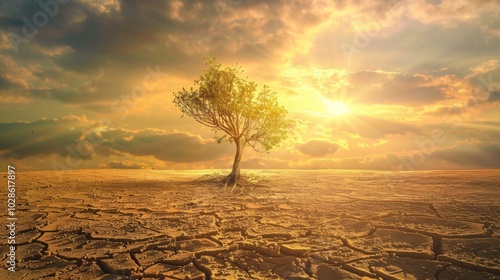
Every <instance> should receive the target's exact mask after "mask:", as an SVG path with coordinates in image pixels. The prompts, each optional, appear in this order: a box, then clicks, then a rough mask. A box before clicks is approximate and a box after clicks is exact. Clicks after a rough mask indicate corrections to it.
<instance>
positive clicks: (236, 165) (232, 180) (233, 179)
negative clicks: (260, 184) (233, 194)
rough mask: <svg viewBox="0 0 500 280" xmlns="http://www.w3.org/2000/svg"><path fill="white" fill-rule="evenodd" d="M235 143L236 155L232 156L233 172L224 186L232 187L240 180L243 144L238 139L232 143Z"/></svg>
mask: <svg viewBox="0 0 500 280" xmlns="http://www.w3.org/2000/svg"><path fill="white" fill-rule="evenodd" d="M234 142H235V143H236V155H235V156H234V162H233V170H232V171H231V173H229V175H228V176H227V178H226V185H230V186H234V185H236V184H237V183H238V182H239V180H240V177H241V176H240V161H241V156H242V154H243V144H242V143H241V140H240V139H236V140H235V141H234Z"/></svg>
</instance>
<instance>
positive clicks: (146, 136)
mask: <svg viewBox="0 0 500 280" xmlns="http://www.w3.org/2000/svg"><path fill="white" fill-rule="evenodd" d="M0 131H2V132H3V133H5V136H4V137H2V139H0V152H1V153H0V155H1V157H3V158H16V159H23V158H28V157H32V156H48V155H53V154H57V155H60V156H67V155H68V154H72V153H73V154H75V153H76V154H78V155H80V156H81V157H82V158H83V159H86V160H88V159H90V158H91V157H92V156H95V155H96V154H98V155H100V156H110V155H123V154H129V155H134V156H153V157H155V158H157V159H160V160H163V161H170V162H178V163H189V162H202V161H208V160H216V159H220V158H223V157H225V156H229V155H232V154H233V152H234V151H233V147H232V146H231V145H228V144H217V142H216V141H215V140H205V139H202V138H201V137H199V136H195V135H192V134H190V133H185V132H176V131H174V132H168V131H165V130H161V129H140V130H126V129H122V128H110V127H109V126H108V125H103V124H99V123H98V122H95V121H90V120H88V119H87V118H86V117H77V116H73V115H71V116H67V117H63V118H61V119H52V120H39V121H34V122H15V123H0Z"/></svg>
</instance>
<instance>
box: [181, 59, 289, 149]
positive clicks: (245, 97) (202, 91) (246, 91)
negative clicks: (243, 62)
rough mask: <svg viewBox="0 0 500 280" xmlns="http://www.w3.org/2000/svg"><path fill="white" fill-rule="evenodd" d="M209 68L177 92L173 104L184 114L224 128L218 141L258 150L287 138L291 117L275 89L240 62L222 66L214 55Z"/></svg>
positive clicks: (205, 123)
mask: <svg viewBox="0 0 500 280" xmlns="http://www.w3.org/2000/svg"><path fill="white" fill-rule="evenodd" d="M205 62H206V65H207V66H208V69H207V70H205V71H204V73H203V74H202V75H201V76H200V78H199V79H198V80H196V81H195V82H194V84H195V88H194V89H193V88H191V89H190V90H186V89H185V88H183V89H182V91H179V92H178V93H174V101H173V102H174V104H175V105H176V106H177V107H178V108H179V109H180V110H181V112H182V113H183V115H187V116H190V117H192V118H194V119H195V120H196V121H197V122H199V123H201V124H203V125H206V126H208V127H211V128H213V129H214V130H215V131H218V130H220V131H223V132H224V133H225V135H223V136H221V137H216V139H217V142H219V143H221V142H223V141H229V142H233V141H234V142H238V143H241V144H243V145H250V146H252V147H253V148H254V149H255V150H257V151H269V150H270V149H271V148H273V147H275V146H276V145H278V144H279V143H280V142H282V141H283V140H284V139H285V138H286V133H287V128H288V127H289V126H290V125H291V121H290V120H288V119H287V118H286V115H287V110H286V109H285V108H284V107H283V106H280V105H279V104H278V100H277V96H276V93H274V92H271V90H270V89H269V88H268V87H267V86H264V87H262V88H261V89H260V90H258V89H257V84H256V83H255V82H252V81H248V78H243V77H242V74H243V70H241V67H238V66H228V67H222V65H221V64H219V63H217V61H216V60H215V58H212V59H205Z"/></svg>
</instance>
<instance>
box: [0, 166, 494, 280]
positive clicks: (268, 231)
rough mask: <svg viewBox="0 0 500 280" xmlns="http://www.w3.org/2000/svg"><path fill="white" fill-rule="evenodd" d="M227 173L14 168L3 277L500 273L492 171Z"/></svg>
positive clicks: (201, 279)
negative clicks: (11, 231)
mask: <svg viewBox="0 0 500 280" xmlns="http://www.w3.org/2000/svg"><path fill="white" fill-rule="evenodd" d="M225 172H226V171H214V170H199V171H160V170H72V171H58V172H55V171H32V172H21V171H19V172H18V173H17V178H16V195H17V197H16V217H17V221H16V245H17V247H16V267H15V270H16V271H15V272H10V271H8V270H7V267H8V265H7V255H6V254H7V253H8V252H9V246H8V245H7V238H6V236H7V235H6V233H7V228H6V227H3V231H4V234H3V236H4V239H5V240H3V241H2V242H1V244H2V246H0V250H1V251H2V270H1V271H0V279H23V280H28V279H179V280H181V279H182V280H184V279H186V280H187V279H193V280H194V279H196V280H207V279H325V280H326V279H391V280H392V279H435V280H443V279H464V280H469V279H500V234H499V233H500V229H499V225H500V223H499V221H500V215H499V213H500V172H498V171H425V172H376V171H301V170H245V171H244V172H243V175H244V176H245V178H247V180H248V182H246V183H245V186H243V187H236V188H230V187H226V188H225V187H224V186H222V185H221V184H220V183H217V178H219V177H220V176H222V175H224V174H225ZM2 177H3V181H4V182H5V184H7V183H6V182H7V178H6V174H5V173H4V174H2ZM0 195H1V196H2V197H5V198H6V197H7V188H2V191H1V193H0ZM3 208H4V210H5V211H4V214H3V216H2V217H3V223H4V224H5V225H7V217H8V215H7V211H6V209H5V208H6V207H3Z"/></svg>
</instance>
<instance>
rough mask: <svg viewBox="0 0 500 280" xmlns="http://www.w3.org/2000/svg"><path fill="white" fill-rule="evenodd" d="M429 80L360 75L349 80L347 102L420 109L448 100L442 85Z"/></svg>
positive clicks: (369, 73)
mask: <svg viewBox="0 0 500 280" xmlns="http://www.w3.org/2000/svg"><path fill="white" fill-rule="evenodd" d="M428 79H429V77H425V76H421V75H405V74H401V73H394V72H385V71H360V72H356V73H352V74H350V75H349V76H348V81H349V84H350V85H349V86H348V87H347V89H346V90H345V95H346V97H345V98H347V99H349V100H353V101H355V102H358V103H364V104H400V105H401V104H402V105H407V106H419V105H423V104H429V103H434V102H437V101H441V100H443V99H446V98H447V97H446V96H445V94H444V92H443V90H442V89H443V88H442V86H440V85H433V84H431V83H429V80H428Z"/></svg>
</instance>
